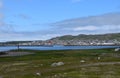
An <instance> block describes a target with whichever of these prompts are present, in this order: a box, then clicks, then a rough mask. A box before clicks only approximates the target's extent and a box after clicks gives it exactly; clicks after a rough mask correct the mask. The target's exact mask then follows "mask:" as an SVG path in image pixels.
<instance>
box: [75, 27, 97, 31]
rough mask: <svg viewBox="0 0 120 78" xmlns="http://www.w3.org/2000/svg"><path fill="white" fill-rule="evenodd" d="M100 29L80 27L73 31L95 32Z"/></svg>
mask: <svg viewBox="0 0 120 78" xmlns="http://www.w3.org/2000/svg"><path fill="white" fill-rule="evenodd" d="M97 29H98V27H96V26H80V27H76V28H74V29H73V30H74V31H94V30H97Z"/></svg>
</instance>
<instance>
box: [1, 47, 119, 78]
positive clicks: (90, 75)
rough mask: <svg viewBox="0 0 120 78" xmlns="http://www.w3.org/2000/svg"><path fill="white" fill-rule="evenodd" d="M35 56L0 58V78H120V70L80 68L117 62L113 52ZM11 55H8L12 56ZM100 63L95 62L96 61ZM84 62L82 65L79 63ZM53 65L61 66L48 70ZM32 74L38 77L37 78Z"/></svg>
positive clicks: (117, 67) (43, 53)
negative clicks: (59, 63)
mask: <svg viewBox="0 0 120 78" xmlns="http://www.w3.org/2000/svg"><path fill="white" fill-rule="evenodd" d="M13 51H14V52H32V53H35V54H31V55H25V56H19V57H18V56H17V57H0V77H3V78H120V75H119V73H120V70H119V69H120V66H119V64H114V65H98V66H89V67H87V66H86V67H80V66H82V65H86V64H94V63H100V62H120V53H119V52H114V49H98V50H97V49H95V50H62V51H58V50H57V51H55V50H54V51H37V50H19V51H17V50H13ZM13 51H12V52H13ZM98 57H100V58H101V59H100V60H98V59H97V58H98ZM81 60H85V63H81V62H80V61H81ZM54 62H64V65H63V66H58V67H51V64H52V63H54ZM36 73H40V75H37V74H36Z"/></svg>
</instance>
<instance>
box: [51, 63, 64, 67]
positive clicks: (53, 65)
mask: <svg viewBox="0 0 120 78" xmlns="http://www.w3.org/2000/svg"><path fill="white" fill-rule="evenodd" d="M62 65H64V63H63V62H58V63H52V64H51V66H52V67H56V66H62Z"/></svg>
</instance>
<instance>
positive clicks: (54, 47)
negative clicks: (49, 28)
mask: <svg viewBox="0 0 120 78" xmlns="http://www.w3.org/2000/svg"><path fill="white" fill-rule="evenodd" d="M117 47H120V46H53V47H52V46H48V47H47V46H20V49H29V50H77V49H102V48H117ZM13 49H17V46H5V47H0V51H8V50H13Z"/></svg>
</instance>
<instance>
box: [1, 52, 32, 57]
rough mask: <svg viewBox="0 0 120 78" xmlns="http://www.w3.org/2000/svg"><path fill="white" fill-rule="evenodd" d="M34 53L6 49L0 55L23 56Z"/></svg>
mask: <svg viewBox="0 0 120 78" xmlns="http://www.w3.org/2000/svg"><path fill="white" fill-rule="evenodd" d="M30 54H34V53H31V52H12V51H7V52H5V54H2V55H0V57H13V56H24V55H30Z"/></svg>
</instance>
